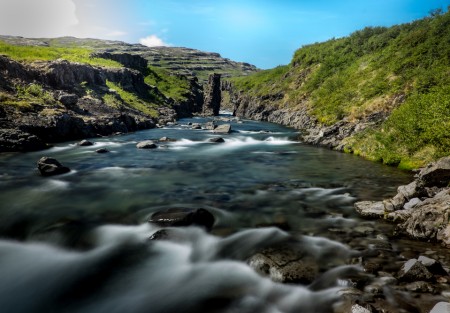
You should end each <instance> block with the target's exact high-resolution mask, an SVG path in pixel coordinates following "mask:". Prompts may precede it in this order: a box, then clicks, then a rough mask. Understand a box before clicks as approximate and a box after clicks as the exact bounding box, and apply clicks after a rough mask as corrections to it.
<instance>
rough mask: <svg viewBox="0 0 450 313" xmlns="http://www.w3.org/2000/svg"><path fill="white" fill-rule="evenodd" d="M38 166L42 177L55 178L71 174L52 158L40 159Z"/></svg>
mask: <svg viewBox="0 0 450 313" xmlns="http://www.w3.org/2000/svg"><path fill="white" fill-rule="evenodd" d="M37 166H38V169H39V172H40V173H41V175H42V176H53V175H60V174H65V173H68V172H70V169H69V168H68V167H65V166H63V165H62V164H61V163H59V162H58V161H57V160H56V159H54V158H50V157H42V158H40V159H39V161H38V162H37Z"/></svg>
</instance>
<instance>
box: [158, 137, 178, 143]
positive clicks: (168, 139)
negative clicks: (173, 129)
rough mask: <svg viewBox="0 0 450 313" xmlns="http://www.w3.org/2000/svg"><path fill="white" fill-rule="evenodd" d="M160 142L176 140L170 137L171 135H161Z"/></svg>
mask: <svg viewBox="0 0 450 313" xmlns="http://www.w3.org/2000/svg"><path fill="white" fill-rule="evenodd" d="M158 141H159V142H171V141H176V140H175V139H172V138H169V137H161V138H159V140H158Z"/></svg>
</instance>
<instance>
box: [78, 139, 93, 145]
mask: <svg viewBox="0 0 450 313" xmlns="http://www.w3.org/2000/svg"><path fill="white" fill-rule="evenodd" d="M78 145H79V146H81V147H88V146H93V145H94V144H93V143H92V142H91V141H89V140H86V139H84V140H81V141H80V142H79V143H78Z"/></svg>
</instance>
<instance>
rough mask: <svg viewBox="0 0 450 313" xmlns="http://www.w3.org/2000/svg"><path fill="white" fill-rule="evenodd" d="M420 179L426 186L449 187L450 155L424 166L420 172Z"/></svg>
mask: <svg viewBox="0 0 450 313" xmlns="http://www.w3.org/2000/svg"><path fill="white" fill-rule="evenodd" d="M419 181H420V182H421V183H422V184H423V185H424V186H426V187H433V186H437V187H447V186H448V184H449V182H450V156H449V157H445V158H442V159H439V160H437V161H436V162H433V163H431V164H429V165H428V166H427V167H425V168H423V169H422V170H421V171H420V173H419Z"/></svg>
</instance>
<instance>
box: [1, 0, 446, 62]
mask: <svg viewBox="0 0 450 313" xmlns="http://www.w3.org/2000/svg"><path fill="white" fill-rule="evenodd" d="M36 3H39V6H36ZM449 5H450V0H296V1H294V0H241V1H238V0H128V1H120V0H39V1H37V0H1V1H0V32H2V34H11V35H22V36H30V37H56V36H63V35H72V36H77V37H96V38H104V39H114V40H123V41H126V42H130V43H137V42H141V43H144V44H147V45H150V46H151V45H171V46H183V47H189V48H195V49H200V50H204V51H211V52H219V53H220V54H221V55H222V56H224V57H227V58H230V59H233V60H236V61H244V62H249V63H252V64H255V65H256V66H258V67H260V68H271V67H274V66H277V65H280V64H287V63H289V61H290V59H291V57H292V55H293V53H294V51H295V50H296V49H298V48H299V47H301V46H302V45H305V44H309V43H314V42H320V41H324V40H327V39H330V38H333V37H336V38H337V37H342V36H346V35H349V34H350V33H352V32H353V31H355V30H358V29H361V28H364V27H365V26H390V25H393V24H398V23H405V22H410V21H413V20H415V19H419V18H422V17H424V16H427V15H428V14H429V12H430V10H432V9H436V8H442V9H443V10H444V11H446V10H447V7H448V6H449ZM39 11H41V13H42V14H39V13H40V12H39ZM24 12H25V15H26V13H27V12H29V16H27V18H26V19H25V18H23V19H20V18H19V19H18V18H17V17H15V16H16V15H22V16H23V15H24ZM2 15H3V16H2ZM41 15H42V16H43V17H42V21H39V19H40V18H41V17H39V16H41ZM8 17H9V18H8ZM14 17H15V18H14ZM44 18H45V20H44Z"/></svg>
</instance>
